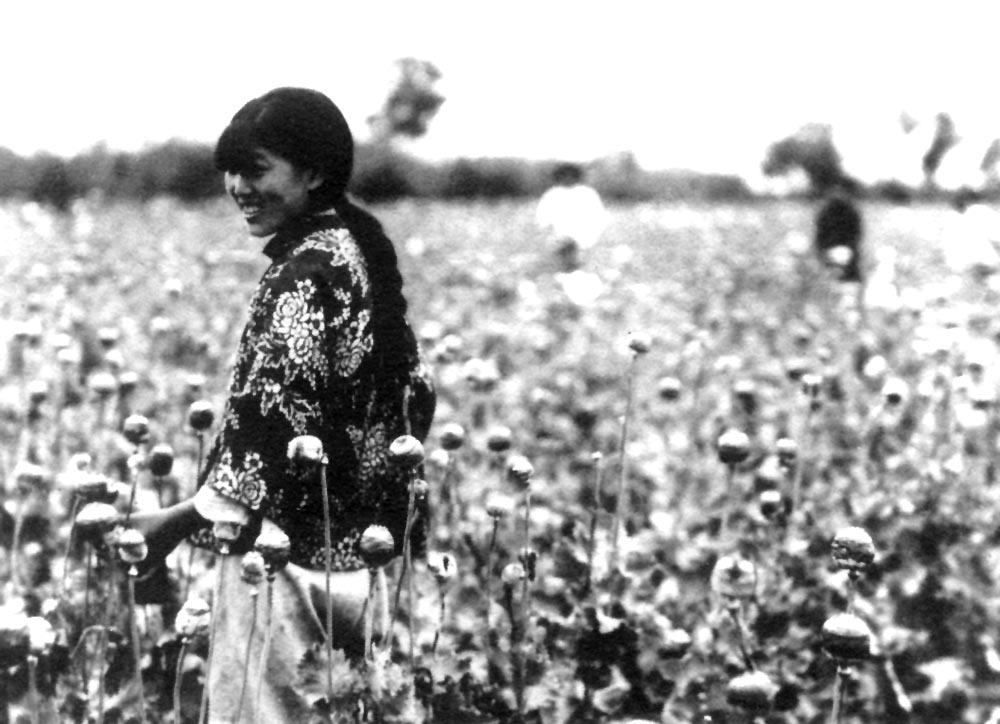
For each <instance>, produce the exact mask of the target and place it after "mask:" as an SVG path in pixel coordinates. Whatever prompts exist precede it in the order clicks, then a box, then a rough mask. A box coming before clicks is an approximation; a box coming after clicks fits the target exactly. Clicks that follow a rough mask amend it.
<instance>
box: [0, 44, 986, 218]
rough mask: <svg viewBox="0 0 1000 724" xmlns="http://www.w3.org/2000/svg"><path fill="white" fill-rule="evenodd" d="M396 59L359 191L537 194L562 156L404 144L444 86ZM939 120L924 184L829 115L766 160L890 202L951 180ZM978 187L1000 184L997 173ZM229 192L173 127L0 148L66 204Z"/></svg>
mask: <svg viewBox="0 0 1000 724" xmlns="http://www.w3.org/2000/svg"><path fill="white" fill-rule="evenodd" d="M396 70H397V75H396V79H395V81H394V83H393V84H392V85H391V87H390V90H389V92H388V94H387V96H386V98H385V100H384V102H383V105H382V107H381V108H380V109H379V110H378V111H377V112H376V113H374V114H372V115H371V116H370V117H369V118H368V124H369V127H370V129H371V132H372V134H371V140H370V141H367V142H365V143H362V144H359V145H358V147H357V152H356V158H355V171H354V176H353V180H352V184H351V187H350V191H351V192H352V193H353V194H354V195H355V196H357V197H359V198H360V199H362V200H363V201H366V202H370V203H377V202H383V201H392V200H396V199H400V198H435V199H446V200H449V199H451V200H469V199H501V198H523V197H535V196H538V195H540V194H541V193H542V192H543V191H544V190H545V189H546V188H548V187H549V186H550V185H551V182H552V171H553V169H554V168H555V167H556V166H557V165H558V164H559V163H561V162H562V160H561V159H552V160H548V161H534V160H527V159H519V158H459V159H455V160H450V161H444V162H437V163H433V162H428V161H424V160H421V159H418V158H415V157H414V156H412V155H410V154H407V153H405V152H404V151H402V150H401V149H400V148H399V145H398V144H397V143H396V141H397V139H400V138H417V137H420V136H422V135H424V134H425V133H426V132H427V129H428V126H429V124H430V122H431V120H432V119H433V118H434V116H435V114H436V113H437V111H438V110H439V109H440V107H441V105H442V104H443V103H444V101H445V98H444V96H442V95H441V94H440V93H439V92H438V90H437V87H436V84H437V82H438V81H439V80H440V78H441V72H440V70H438V68H437V67H436V66H435V65H434V64H433V63H431V62H429V61H426V60H420V59H417V58H412V57H411V58H401V59H399V60H398V61H396ZM904 120H905V119H904ZM935 122H936V128H935V133H934V137H933V140H932V141H931V143H930V146H929V148H928V149H927V150H926V152H925V153H924V154H923V157H922V159H920V163H921V168H922V170H923V174H924V182H923V184H922V185H920V187H918V188H912V187H909V186H906V185H904V184H903V183H901V182H898V181H892V180H889V181H882V182H878V183H875V184H870V185H867V186H866V185H864V184H862V183H860V182H859V181H858V180H857V179H854V178H852V177H851V176H850V175H849V174H848V173H847V172H846V171H845V169H844V167H843V163H842V159H841V156H840V153H839V152H838V150H837V148H836V146H835V144H834V140H833V133H832V129H831V128H830V127H829V126H826V125H823V124H807V125H805V126H803V127H802V128H800V129H799V130H798V131H797V132H795V133H793V134H791V135H790V136H787V137H785V138H782V139H780V140H777V141H775V142H774V143H772V144H771V145H770V146H769V147H768V148H767V149H766V150H765V152H764V155H763V160H762V163H761V169H762V171H763V173H764V174H765V175H766V176H771V177H783V176H788V175H790V174H792V173H794V172H798V173H799V174H801V175H802V176H803V177H804V178H805V179H806V187H805V188H804V189H800V190H798V191H797V192H796V193H797V194H798V195H805V196H821V195H823V194H825V193H826V192H828V191H829V190H830V189H831V188H833V187H837V186H839V187H844V186H846V187H847V188H849V189H851V190H853V191H854V192H855V193H857V194H860V195H867V196H870V197H875V198H882V199H886V200H890V201H895V202H908V201H912V200H925V199H940V198H943V197H948V196H949V195H950V192H946V191H943V190H942V189H940V188H938V186H937V184H936V183H935V174H936V172H937V170H938V168H939V167H940V165H941V162H942V160H943V158H944V157H945V155H946V154H947V153H948V152H949V151H950V150H951V149H952V148H953V147H954V146H955V145H956V144H957V143H958V141H959V136H958V134H957V132H956V129H955V124H954V123H953V121H952V119H951V117H950V116H949V115H948V114H947V113H939V114H938V115H937V117H936V119H935ZM903 130H904V131H905V130H907V129H906V128H905V124H904V129H903ZM998 166H1000V139H998V140H997V141H994V143H993V144H992V145H991V146H990V147H989V148H988V149H987V150H986V154H985V156H984V158H983V162H982V167H981V170H983V172H984V173H986V172H987V171H989V170H991V169H992V170H994V171H995V170H997V169H998ZM586 167H587V176H588V181H589V183H591V185H593V186H594V187H595V188H596V189H597V191H598V192H599V193H600V194H601V195H602V196H603V197H605V198H606V199H608V200H609V201H613V202H614V201H622V202H636V201H651V200H668V201H676V200H690V201H745V200H751V199H753V198H755V197H757V196H758V195H759V194H755V193H754V191H753V190H752V189H751V188H750V187H749V186H748V184H747V183H746V181H745V180H744V179H742V178H740V177H739V176H737V175H730V174H707V173H700V172H696V171H685V170H656V171H654V170H648V169H644V168H642V167H641V166H640V165H639V163H638V162H637V160H636V158H635V156H634V155H633V154H631V153H628V152H625V153H620V154H616V155H613V156H609V157H605V158H599V159H595V160H593V161H591V162H590V163H589V164H586ZM994 175H995V174H994ZM976 191H981V192H984V195H985V196H987V197H991V198H992V197H994V196H1000V182H998V183H997V184H995V187H989V188H984V189H976ZM222 193H223V185H222V180H221V174H220V173H219V172H218V171H216V169H215V167H214V164H213V160H212V147H211V146H210V145H208V144H203V143H195V142H190V141H182V140H177V139H175V140H170V141H167V142H165V143H162V144H159V145H155V146H150V147H148V148H145V149H142V150H140V151H135V152H124V151H115V150H112V149H110V148H108V147H107V146H106V145H104V144H99V145H97V146H94V147H93V148H91V149H89V150H87V151H85V152H83V153H79V154H77V155H75V156H73V157H72V158H68V159H67V158H62V157H59V156H55V155H53V154H49V153H39V154H35V155H33V156H30V157H22V156H19V155H17V154H15V153H14V152H13V151H10V150H9V149H6V148H0V198H14V199H23V200H30V201H35V202H38V203H42V204H46V205H49V206H52V207H55V208H57V209H66V208H68V207H69V205H70V204H71V203H72V202H73V200H74V199H77V198H83V197H91V196H98V197H101V198H107V199H127V200H137V201H147V200H149V199H152V198H155V197H159V196H168V197H174V198H177V199H180V200H181V201H186V202H198V201H204V200H208V199H212V198H215V197H218V196H220V195H221V194H222Z"/></svg>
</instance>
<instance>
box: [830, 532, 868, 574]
mask: <svg viewBox="0 0 1000 724" xmlns="http://www.w3.org/2000/svg"><path fill="white" fill-rule="evenodd" d="M830 551H831V553H832V554H833V560H834V562H835V563H836V564H837V567H838V568H840V569H841V570H845V571H851V572H852V573H860V572H862V571H864V570H866V569H867V568H868V567H869V566H870V565H871V564H872V562H873V561H874V560H875V543H874V542H873V541H872V537H871V536H870V535H868V532H867V531H866V530H865V529H864V528H858V527H856V526H851V527H848V528H841V529H840V530H838V531H837V534H836V535H835V536H834V538H833V542H832V543H831V544H830Z"/></svg>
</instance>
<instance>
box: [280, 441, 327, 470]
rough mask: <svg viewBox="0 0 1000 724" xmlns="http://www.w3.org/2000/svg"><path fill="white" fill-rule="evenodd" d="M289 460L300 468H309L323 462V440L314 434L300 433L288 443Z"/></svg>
mask: <svg viewBox="0 0 1000 724" xmlns="http://www.w3.org/2000/svg"><path fill="white" fill-rule="evenodd" d="M288 460H289V462H291V463H292V465H293V466H294V467H295V468H297V469H300V470H308V469H311V468H314V467H317V466H319V465H320V463H322V462H323V441H322V440H320V439H319V438H318V437H314V436H313V435H299V436H298V437H295V438H292V440H291V441H290V442H289V443H288Z"/></svg>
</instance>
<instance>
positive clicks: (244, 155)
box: [214, 122, 261, 173]
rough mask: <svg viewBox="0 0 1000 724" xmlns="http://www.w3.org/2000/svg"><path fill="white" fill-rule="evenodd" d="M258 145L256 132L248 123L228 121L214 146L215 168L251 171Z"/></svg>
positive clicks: (237, 171) (241, 171)
mask: <svg viewBox="0 0 1000 724" xmlns="http://www.w3.org/2000/svg"><path fill="white" fill-rule="evenodd" d="M260 145H261V144H260V140H259V139H258V138H257V133H256V132H255V130H254V128H253V127H252V126H251V125H250V124H248V123H240V122H233V123H230V124H229V126H228V127H227V128H226V130H224V131H223V132H222V135H221V136H220V137H219V142H218V143H217V144H216V146H215V158H214V160H215V168H216V169H217V170H219V171H229V172H234V173H248V172H250V171H252V170H253V169H254V166H255V153H256V150H257V149H258V148H259V147H260Z"/></svg>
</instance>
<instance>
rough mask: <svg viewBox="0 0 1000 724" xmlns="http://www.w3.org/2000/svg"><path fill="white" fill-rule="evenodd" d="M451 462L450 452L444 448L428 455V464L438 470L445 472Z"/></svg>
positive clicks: (432, 451)
mask: <svg viewBox="0 0 1000 724" xmlns="http://www.w3.org/2000/svg"><path fill="white" fill-rule="evenodd" d="M450 461H451V456H449V455H448V451H447V450H445V449H443V448H438V449H437V450H431V452H430V453H428V455H427V464H428V465H430V466H431V467H432V468H436V469H438V470H444V469H445V468H446V467H448V463H449V462H450Z"/></svg>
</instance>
